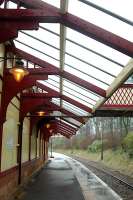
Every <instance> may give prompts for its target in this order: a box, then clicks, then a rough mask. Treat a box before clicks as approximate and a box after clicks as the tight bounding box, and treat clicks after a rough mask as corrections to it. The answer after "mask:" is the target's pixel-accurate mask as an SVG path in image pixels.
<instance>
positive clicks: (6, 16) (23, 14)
mask: <svg viewBox="0 0 133 200" xmlns="http://www.w3.org/2000/svg"><path fill="white" fill-rule="evenodd" d="M0 21H5V22H6V21H8V22H12V21H17V22H19V21H20V22H21V21H24V22H25V21H30V22H34V21H38V23H40V22H42V23H60V22H61V14H60V12H57V11H54V9H53V10H52V12H51V10H49V9H45V10H44V9H43V8H42V9H1V10H0Z"/></svg>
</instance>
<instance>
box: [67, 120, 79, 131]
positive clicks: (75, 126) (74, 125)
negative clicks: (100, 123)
mask: <svg viewBox="0 0 133 200" xmlns="http://www.w3.org/2000/svg"><path fill="white" fill-rule="evenodd" d="M63 121H65V122H67V123H69V124H71V125H72V126H75V127H77V128H78V129H79V128H80V126H79V125H77V124H74V123H73V122H70V121H68V120H67V119H65V118H64V119H63Z"/></svg>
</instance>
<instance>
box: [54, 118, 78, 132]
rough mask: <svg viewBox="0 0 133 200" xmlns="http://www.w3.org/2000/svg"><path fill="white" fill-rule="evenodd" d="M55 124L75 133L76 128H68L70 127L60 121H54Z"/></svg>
mask: <svg viewBox="0 0 133 200" xmlns="http://www.w3.org/2000/svg"><path fill="white" fill-rule="evenodd" d="M56 123H57V125H61V126H63V127H65V128H68V129H71V130H72V131H77V129H76V128H73V127H72V126H70V125H68V124H66V123H64V122H62V121H59V120H56Z"/></svg>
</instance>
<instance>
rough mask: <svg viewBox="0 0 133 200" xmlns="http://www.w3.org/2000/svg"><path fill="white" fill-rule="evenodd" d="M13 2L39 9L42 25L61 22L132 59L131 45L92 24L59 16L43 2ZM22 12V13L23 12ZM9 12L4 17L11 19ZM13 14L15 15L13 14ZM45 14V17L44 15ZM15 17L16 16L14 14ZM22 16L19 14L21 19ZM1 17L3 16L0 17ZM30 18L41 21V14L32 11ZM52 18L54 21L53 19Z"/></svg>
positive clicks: (58, 12)
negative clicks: (42, 15)
mask: <svg viewBox="0 0 133 200" xmlns="http://www.w3.org/2000/svg"><path fill="white" fill-rule="evenodd" d="M13 2H19V3H21V4H22V5H23V6H26V7H27V8H36V9H41V10H42V12H43V14H44V18H45V20H44V23H46V22H50V21H51V22H52V20H53V22H59V23H60V22H61V23H62V24H63V25H65V26H67V27H69V28H72V29H74V30H76V31H78V32H80V33H82V34H84V35H86V36H88V37H91V38H93V39H95V40H97V41H99V42H102V43H104V44H106V45H108V46H110V47H112V48H114V49H116V50H118V51H120V52H122V53H124V54H126V55H128V56H130V57H133V43H132V42H129V41H128V40H126V39H123V38H121V37H119V36H117V35H115V34H113V33H111V32H109V31H106V30H104V29H102V28H100V27H98V26H96V25H94V24H91V23H89V22H88V21H86V20H83V19H81V18H79V17H77V16H74V15H72V14H69V13H67V14H63V15H61V14H60V9H58V8H55V7H54V6H51V5H49V4H47V3H45V2H43V1H40V0H39V1H37V3H36V1H35V0H34V1H33V0H32V1H29V0H28V1H24V0H20V1H15V0H13ZM23 12H24V11H23ZM10 13H11V12H9V13H8V16H7V15H6V14H5V13H4V11H3V13H2V14H5V17H8V18H10V17H12V15H11V14H10ZM14 14H15V13H14ZM46 14H47V15H46ZM15 15H16V14H15ZM22 16H23V15H22V14H21V17H22ZM1 17H3V16H1ZM29 17H32V19H33V18H34V19H39V17H40V20H41V21H42V19H43V17H41V13H40V12H39V14H38V15H37V16H35V11H33V15H32V11H30V13H29V14H27V18H29ZM53 17H54V19H53ZM51 18H52V19H51Z"/></svg>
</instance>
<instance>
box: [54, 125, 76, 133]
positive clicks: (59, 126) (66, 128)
mask: <svg viewBox="0 0 133 200" xmlns="http://www.w3.org/2000/svg"><path fill="white" fill-rule="evenodd" d="M57 128H62V129H64V130H68V131H69V132H70V133H72V134H73V133H74V134H75V133H76V131H77V130H72V129H71V128H70V127H66V126H64V125H63V124H61V123H60V124H59V123H57Z"/></svg>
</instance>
